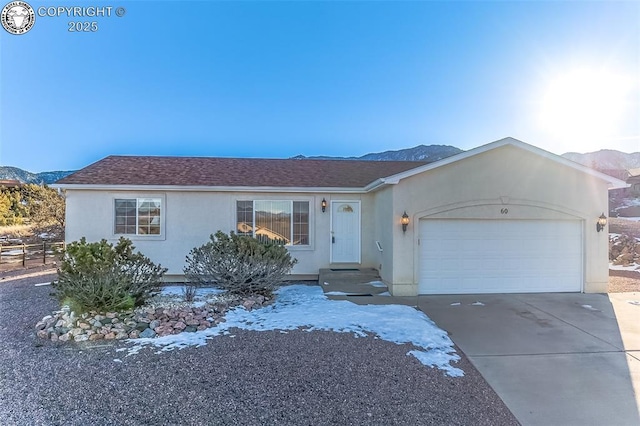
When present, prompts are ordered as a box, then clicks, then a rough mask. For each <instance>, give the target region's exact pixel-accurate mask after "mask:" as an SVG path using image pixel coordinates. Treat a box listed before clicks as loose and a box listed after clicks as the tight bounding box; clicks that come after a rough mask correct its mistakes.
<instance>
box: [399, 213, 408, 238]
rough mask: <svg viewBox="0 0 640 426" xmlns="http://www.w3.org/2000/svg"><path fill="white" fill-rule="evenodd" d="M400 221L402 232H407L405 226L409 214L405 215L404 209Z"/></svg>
mask: <svg viewBox="0 0 640 426" xmlns="http://www.w3.org/2000/svg"><path fill="white" fill-rule="evenodd" d="M400 223H401V224H402V232H403V233H404V232H407V226H409V215H407V212H406V210H405V212H404V214H403V215H402V219H401V220H400Z"/></svg>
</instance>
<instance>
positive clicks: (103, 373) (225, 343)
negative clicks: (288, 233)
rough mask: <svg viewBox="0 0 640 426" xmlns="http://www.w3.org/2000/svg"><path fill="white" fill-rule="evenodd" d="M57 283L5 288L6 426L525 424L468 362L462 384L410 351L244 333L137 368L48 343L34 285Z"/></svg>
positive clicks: (1, 299) (13, 283)
mask: <svg viewBox="0 0 640 426" xmlns="http://www.w3.org/2000/svg"><path fill="white" fill-rule="evenodd" d="M36 274H38V272H37V271H36ZM52 278H54V276H53V275H44V274H42V273H40V275H33V272H32V273H31V276H28V277H26V278H19V277H17V276H16V275H15V274H14V275H6V274H5V275H4V278H2V279H0V342H1V346H0V401H2V403H0V424H2V425H14V424H15V425H36V424H37V425H42V424H43V425H58V424H64V425H76V424H77V425H81V424H82V425H86V424H93V425H144V424H154V425H155V424H167V425H172V424H190V425H198V424H207V425H260V424H269V425H271V424H283V425H287V424H292V425H293V424H295V425H311V424H314V425H330V424H336V425H349V424H353V425H359V424H373V425H378V424H379V425H382V424H384V425H389V424H401V425H418V424H448V425H455V424H460V425H466V424H476V425H479V424H486V425H489V424H491V425H513V424H518V423H517V421H516V420H515V418H514V417H513V415H512V414H511V413H510V412H509V410H508V409H507V408H506V407H505V405H504V404H503V402H502V401H501V400H500V399H499V398H498V397H497V396H496V394H495V393H494V392H493V390H492V389H491V388H490V387H489V385H488V384H487V383H486V382H485V381H484V379H483V378H482V377H481V376H480V375H479V373H478V372H477V371H476V370H475V369H474V368H473V366H472V365H471V364H470V363H469V361H468V360H467V359H466V358H465V356H464V354H463V353H462V352H461V351H460V350H458V354H459V355H460V356H461V357H462V359H461V360H460V362H458V363H457V364H456V366H457V367H460V368H462V369H463V370H464V371H465V376H464V377H461V378H451V377H448V376H446V375H445V374H444V372H443V371H442V370H438V369H433V368H428V367H425V366H424V365H422V364H421V363H420V362H419V361H418V360H417V359H415V358H414V357H412V356H407V355H406V354H407V352H408V351H409V350H410V349H412V347H411V346H410V345H396V344H394V343H390V342H386V341H383V340H380V339H374V338H373V337H367V338H355V337H353V335H351V334H345V333H333V332H320V331H314V332H306V331H290V332H288V333H280V332H278V331H266V332H250V331H242V330H237V332H234V333H233V334H232V335H230V336H219V337H216V338H214V339H213V340H211V341H209V343H208V344H207V345H206V346H203V347H200V348H196V347H191V348H185V349H182V350H174V351H171V352H166V353H162V354H156V353H155V351H154V350H153V349H143V350H142V351H141V352H140V353H139V354H137V355H132V356H128V357H127V356H125V352H116V348H122V347H128V344H127V343H125V342H117V341H111V342H108V343H107V342H104V341H100V342H99V343H93V342H81V343H72V342H66V343H53V342H49V341H45V340H41V339H38V338H36V336H35V332H34V329H33V326H34V324H35V323H36V322H37V321H39V320H40V319H41V318H42V316H44V315H46V314H49V313H50V311H52V310H54V309H56V308H57V305H56V302H55V301H54V300H53V299H52V298H51V297H50V296H49V292H50V291H51V288H50V287H48V286H42V287H35V286H34V284H36V283H41V282H46V281H48V280H51V279H52Z"/></svg>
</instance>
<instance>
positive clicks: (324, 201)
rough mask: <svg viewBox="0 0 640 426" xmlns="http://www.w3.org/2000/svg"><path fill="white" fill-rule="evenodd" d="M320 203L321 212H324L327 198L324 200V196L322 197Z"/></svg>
mask: <svg viewBox="0 0 640 426" xmlns="http://www.w3.org/2000/svg"><path fill="white" fill-rule="evenodd" d="M320 205H321V206H322V213H324V212H325V210H327V200H325V199H324V198H323V199H322V202H321V203H320Z"/></svg>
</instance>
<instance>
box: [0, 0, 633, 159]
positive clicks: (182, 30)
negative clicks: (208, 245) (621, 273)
mask: <svg viewBox="0 0 640 426" xmlns="http://www.w3.org/2000/svg"><path fill="white" fill-rule="evenodd" d="M29 3H30V4H31V5H32V6H33V8H34V9H36V10H37V9H38V8H39V7H41V6H46V7H51V6H55V7H57V6H61V5H62V6H64V5H67V6H75V5H79V4H81V5H83V6H112V7H113V9H114V10H115V8H116V7H124V8H125V9H126V14H125V15H124V16H123V17H121V18H120V17H116V16H115V13H114V12H113V11H112V16H111V17H104V18H89V17H85V18H69V17H66V16H61V17H46V16H37V17H36V23H35V25H34V27H33V28H32V29H31V31H29V32H28V33H27V34H24V35H19V36H16V35H11V34H9V33H7V32H5V31H4V30H3V29H0V32H2V34H0V61H1V62H0V164H2V165H12V166H17V167H21V168H24V169H27V170H30V171H33V172H38V171H45V170H62V169H77V168H81V167H83V166H85V165H88V164H90V163H92V162H94V161H96V160H98V159H100V158H102V157H104V156H106V155H109V154H140V155H198V156H250V157H290V156H294V155H297V154H304V155H336V156H350V155H354V156H359V155H363V154H366V153H369V152H378V151H384V150H389V149H401V148H408V147H412V146H415V145H418V144H427V145H429V144H445V145H454V146H457V147H459V148H462V149H470V148H473V147H476V146H479V145H483V144H485V143H488V142H491V141H494V140H497V139H500V138H503V137H505V136H512V137H516V138H518V139H520V140H523V141H524V142H527V143H531V144H533V145H536V146H539V147H541V148H543V149H547V150H549V151H551V152H554V153H557V154H561V153H564V152H567V151H578V152H588V151H594V150H597V149H601V148H610V149H618V150H621V151H625V152H635V151H640V2H634V1H629V2H615V1H607V2H604V1H603V2H581V1H571V2H547V1H545V2H538V1H533V2H430V1H411V2H396V1H375V2H370V1H353V2H346V1H325V2H318V1H288V2H272V1H242V2H235V1H227V2H213V1H212V2H204V1H200V2H191V1H182V2H171V1H161V2H154V1H144V2H142V1H137V2H114V3H105V2H91V1H88V2H86V1H85V2H77V3H73V2H62V1H58V2H40V1H30V2H29ZM70 21H96V22H97V23H98V31H96V32H89V33H71V32H68V26H69V24H68V23H69V22H70Z"/></svg>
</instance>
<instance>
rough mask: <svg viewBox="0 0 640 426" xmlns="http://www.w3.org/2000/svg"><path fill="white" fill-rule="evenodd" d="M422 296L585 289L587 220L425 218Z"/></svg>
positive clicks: (421, 226) (421, 227) (422, 238)
mask: <svg viewBox="0 0 640 426" xmlns="http://www.w3.org/2000/svg"><path fill="white" fill-rule="evenodd" d="M420 241H421V244H420V259H419V261H420V265H419V271H418V272H419V277H420V279H419V292H420V293H421V294H456V293H514V292H517V293H526V292H551V291H580V290H581V287H582V223H581V222H580V221H550V220H421V221H420Z"/></svg>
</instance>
